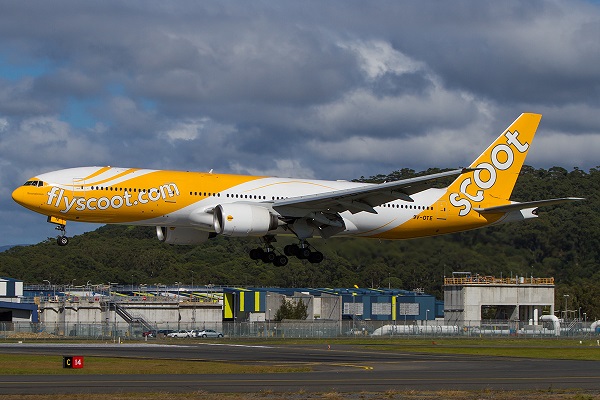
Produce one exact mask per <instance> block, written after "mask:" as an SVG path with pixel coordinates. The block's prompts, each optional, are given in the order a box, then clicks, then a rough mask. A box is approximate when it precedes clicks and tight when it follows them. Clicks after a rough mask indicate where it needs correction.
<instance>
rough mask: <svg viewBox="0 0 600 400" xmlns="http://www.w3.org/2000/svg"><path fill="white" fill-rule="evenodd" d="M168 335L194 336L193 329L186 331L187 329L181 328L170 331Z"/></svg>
mask: <svg viewBox="0 0 600 400" xmlns="http://www.w3.org/2000/svg"><path fill="white" fill-rule="evenodd" d="M167 336H168V337H175V338H186V337H192V331H186V330H185V329H180V330H178V331H175V332H171V333H169V334H168V335H167Z"/></svg>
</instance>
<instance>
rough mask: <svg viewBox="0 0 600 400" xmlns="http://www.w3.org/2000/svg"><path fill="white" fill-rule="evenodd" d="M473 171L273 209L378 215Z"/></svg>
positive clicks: (277, 204) (294, 213) (291, 201)
mask: <svg viewBox="0 0 600 400" xmlns="http://www.w3.org/2000/svg"><path fill="white" fill-rule="evenodd" d="M471 171H473V169H466V168H463V169H456V170H452V171H446V172H440V173H437V174H431V175H425V176H419V177H415V178H410V179H402V180H399V181H393V182H385V183H380V184H365V185H361V186H357V187H354V188H351V189H343V190H335V191H331V192H326V193H319V194H313V195H307V196H297V197H291V198H287V199H283V200H276V201H274V202H273V206H272V207H273V209H274V210H276V211H277V212H279V213H280V214H282V215H284V216H290V217H303V216H305V215H306V212H307V211H329V212H336V213H340V212H344V211H350V212H352V213H353V214H354V213H358V212H361V211H366V212H370V213H377V211H375V209H374V207H377V206H380V205H382V204H385V203H388V202H390V201H394V200H405V201H413V199H412V198H411V197H410V196H411V195H413V194H415V193H419V192H421V191H423V190H425V189H427V188H428V186H429V185H428V184H429V183H431V182H432V181H434V180H437V179H440V178H445V177H449V176H457V175H461V174H464V173H467V172H471Z"/></svg>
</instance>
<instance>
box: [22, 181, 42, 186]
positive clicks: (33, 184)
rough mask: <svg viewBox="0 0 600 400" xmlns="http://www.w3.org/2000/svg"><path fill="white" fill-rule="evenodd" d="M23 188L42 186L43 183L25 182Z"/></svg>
mask: <svg viewBox="0 0 600 400" xmlns="http://www.w3.org/2000/svg"><path fill="white" fill-rule="evenodd" d="M23 186H40V187H41V186H44V182H43V181H27V182H25V183H24V184H23Z"/></svg>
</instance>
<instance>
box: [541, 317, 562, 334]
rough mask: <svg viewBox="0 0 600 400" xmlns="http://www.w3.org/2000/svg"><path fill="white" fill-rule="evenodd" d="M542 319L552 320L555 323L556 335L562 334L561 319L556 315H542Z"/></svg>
mask: <svg viewBox="0 0 600 400" xmlns="http://www.w3.org/2000/svg"><path fill="white" fill-rule="evenodd" d="M540 321H552V324H553V325H554V336H560V321H559V320H558V317H557V316H556V315H542V316H541V317H540Z"/></svg>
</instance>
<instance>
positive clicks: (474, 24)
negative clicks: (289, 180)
mask: <svg viewBox="0 0 600 400" xmlns="http://www.w3.org/2000/svg"><path fill="white" fill-rule="evenodd" d="M0 10H2V12H0V223H1V224H2V225H3V226H4V227H5V228H6V229H5V231H4V232H5V233H4V235H2V238H1V239H0V245H6V244H27V243H38V242H40V241H42V240H45V239H46V238H48V237H52V236H55V231H54V229H53V225H51V224H48V223H46V221H45V217H44V216H42V215H39V214H35V213H33V212H31V211H28V210H26V209H24V208H21V207H20V206H18V205H17V204H16V203H14V202H13V201H12V199H11V192H12V190H13V189H14V188H16V187H17V186H19V185H21V184H23V183H24V182H25V181H26V180H27V179H28V178H31V177H34V176H35V175H37V174H40V173H43V172H49V171H52V170H56V169H62V168H70V167H77V166H87V165H98V166H103V165H111V166H120V167H136V168H154V169H178V170H196V171H206V170H210V169H213V170H214V171H215V172H217V173H239V174H260V175H275V176H286V177H287V176H290V177H299V178H318V179H348V180H350V179H354V178H359V177H361V176H365V177H368V176H372V175H377V174H388V173H390V172H393V171H396V170H399V169H401V168H412V169H414V170H417V171H422V170H425V169H427V168H430V167H439V168H457V167H461V166H467V165H469V164H470V163H471V161H472V160H474V159H475V158H476V157H477V156H478V155H479V154H480V153H481V152H482V151H483V150H484V149H485V148H486V147H487V146H488V145H489V143H491V142H492V140H493V139H494V138H496V137H497V136H498V135H499V134H500V133H501V132H502V131H503V130H504V129H505V128H506V127H508V125H509V124H510V123H511V122H512V121H514V120H515V119H516V118H517V117H518V116H519V115H520V114H521V113H522V112H536V113H541V114H543V118H542V122H541V125H540V127H539V129H538V133H537V136H536V139H535V141H534V143H533V146H532V148H531V151H530V152H529V157H528V159H527V161H526V163H527V164H529V165H532V166H534V167H536V168H550V167H552V166H562V167H564V168H567V169H569V170H571V169H573V168H574V167H577V168H580V169H584V170H589V168H594V167H596V166H598V165H600V161H599V159H600V68H599V66H600V4H599V3H598V2H595V1H577V0H576V1H568V2H567V1H552V0H549V1H536V0H533V1H526V2H522V1H502V2H481V1H460V0H458V1H451V2H449V1H423V2H422V1H406V2H405V1H352V0H343V1H342V0H340V1H336V0H332V1H266V0H265V1H253V2H247V1H226V0H220V1H198V0H192V1H148V0H144V1H121V0H118V1H112V0H103V1H99V2H90V1H79V0H73V1H62V0H54V1H51V2H49V1H16V2H14V1H8V0H0ZM97 227H98V226H97V225H90V224H81V223H69V224H68V226H67V229H68V230H67V232H68V234H69V235H74V234H79V233H81V232H84V231H87V230H92V229H95V228H97Z"/></svg>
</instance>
